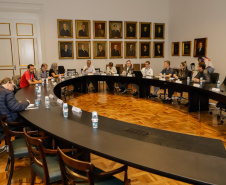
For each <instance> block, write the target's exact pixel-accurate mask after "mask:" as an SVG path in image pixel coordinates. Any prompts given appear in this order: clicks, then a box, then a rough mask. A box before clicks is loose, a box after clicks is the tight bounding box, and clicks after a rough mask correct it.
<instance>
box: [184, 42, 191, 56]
mask: <svg viewBox="0 0 226 185" xmlns="http://www.w3.org/2000/svg"><path fill="white" fill-rule="evenodd" d="M182 56H191V41H183V42H182Z"/></svg>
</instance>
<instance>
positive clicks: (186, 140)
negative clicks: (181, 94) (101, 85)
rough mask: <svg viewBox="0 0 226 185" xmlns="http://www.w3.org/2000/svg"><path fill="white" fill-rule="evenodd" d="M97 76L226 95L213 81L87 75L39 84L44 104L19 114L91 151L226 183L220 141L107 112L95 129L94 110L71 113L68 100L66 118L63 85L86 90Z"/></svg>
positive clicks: (24, 93)
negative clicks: (122, 118)
mask: <svg viewBox="0 0 226 185" xmlns="http://www.w3.org/2000/svg"><path fill="white" fill-rule="evenodd" d="M93 80H96V81H106V80H111V81H114V82H126V83H136V84H138V85H139V86H140V89H141V90H140V96H141V97H142V96H144V94H145V92H143V91H145V89H146V88H145V87H146V86H148V85H155V86H160V87H164V88H168V87H170V88H172V89H175V90H183V91H187V92H188V93H191V94H192V96H195V97H196V98H198V100H200V95H203V96H208V98H213V99H216V100H221V101H223V102H225V100H226V93H225V87H223V86H222V87H221V90H222V91H224V92H219V93H217V92H213V91H211V89H212V87H215V85H214V84H204V85H203V86H202V87H194V86H193V85H192V83H191V84H189V85H187V83H186V82H183V83H181V84H180V83H175V82H174V81H170V80H166V81H165V80H164V81H163V80H159V79H157V78H152V79H149V78H136V77H125V76H111V75H92V76H91V75H88V76H76V77H74V78H68V79H66V80H64V81H61V82H58V83H57V84H54V85H53V84H52V83H51V82H50V81H49V84H48V85H46V84H45V85H44V86H42V88H41V95H42V97H41V104H40V107H39V108H37V109H29V110H25V111H23V112H20V115H21V116H22V117H23V118H24V119H26V120H27V121H28V122H30V123H31V124H33V125H34V126H36V127H37V128H39V129H41V130H43V131H45V132H47V133H48V134H50V135H52V136H53V137H56V138H58V139H61V140H63V141H64V142H68V143H70V144H73V145H74V146H76V147H78V148H81V149H82V150H85V151H87V152H89V153H94V154H96V155H99V156H102V157H105V158H108V159H111V160H114V161H116V162H119V163H123V164H127V165H128V166H132V167H135V168H138V169H141V170H144V171H148V172H151V173H155V174H158V175H162V176H165V177H169V178H172V179H175V180H179V181H183V182H187V183H191V184H218V185H225V184H226V152H225V147H224V145H223V142H222V141H221V140H218V139H211V138H205V137H200V136H193V135H187V134H181V133H176V132H171V131H165V130H160V129H155V128H150V127H144V126H139V125H135V124H131V123H127V122H123V121H118V120H114V119H110V118H107V117H104V116H99V123H98V129H94V128H92V122H91V117H92V113H90V112H87V111H84V110H83V111H82V113H77V112H73V111H72V110H71V109H72V107H71V106H70V105H69V115H68V118H64V117H63V112H62V104H59V103H57V99H58V98H61V89H62V87H65V86H68V85H73V86H74V90H75V91H81V92H87V88H86V83H87V82H89V81H93ZM50 94H51V95H53V96H54V98H50V109H46V108H45V103H44V101H45V96H49V95H50ZM189 96H190V95H189ZM16 98H17V99H18V100H25V99H26V98H28V99H29V100H30V101H31V103H34V101H35V99H36V98H37V97H36V95H35V86H34V85H31V86H29V87H26V88H24V89H21V90H20V91H19V92H17V93H16ZM190 98H191V97H190ZM200 107H201V106H200V103H199V109H200ZM193 108H194V107H192V109H193Z"/></svg>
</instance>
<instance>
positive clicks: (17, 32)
mask: <svg viewBox="0 0 226 185" xmlns="http://www.w3.org/2000/svg"><path fill="white" fill-rule="evenodd" d="M18 25H31V27H32V34H31V35H19V31H18ZM16 34H17V36H34V32H33V24H30V23H16Z"/></svg>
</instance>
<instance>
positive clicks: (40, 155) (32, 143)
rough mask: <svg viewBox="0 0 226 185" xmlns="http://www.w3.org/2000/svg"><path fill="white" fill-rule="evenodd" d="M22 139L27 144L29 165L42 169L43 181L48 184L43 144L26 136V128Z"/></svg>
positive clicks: (39, 140)
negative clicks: (35, 165)
mask: <svg viewBox="0 0 226 185" xmlns="http://www.w3.org/2000/svg"><path fill="white" fill-rule="evenodd" d="M24 138H25V141H26V144H27V148H28V153H29V157H30V164H31V165H32V164H34V163H35V164H37V165H38V166H40V167H42V168H43V171H44V177H45V181H46V182H49V171H48V167H47V163H46V159H45V155H44V152H43V142H42V140H41V139H38V138H35V137H31V136H29V135H28V134H27V131H26V128H24Z"/></svg>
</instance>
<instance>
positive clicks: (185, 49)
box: [172, 38, 207, 57]
mask: <svg viewBox="0 0 226 185" xmlns="http://www.w3.org/2000/svg"><path fill="white" fill-rule="evenodd" d="M191 48H192V42H191V41H184V42H182V56H191ZM206 55H207V38H198V39H194V53H193V56H194V57H203V56H206ZM172 56H180V42H172Z"/></svg>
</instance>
